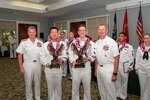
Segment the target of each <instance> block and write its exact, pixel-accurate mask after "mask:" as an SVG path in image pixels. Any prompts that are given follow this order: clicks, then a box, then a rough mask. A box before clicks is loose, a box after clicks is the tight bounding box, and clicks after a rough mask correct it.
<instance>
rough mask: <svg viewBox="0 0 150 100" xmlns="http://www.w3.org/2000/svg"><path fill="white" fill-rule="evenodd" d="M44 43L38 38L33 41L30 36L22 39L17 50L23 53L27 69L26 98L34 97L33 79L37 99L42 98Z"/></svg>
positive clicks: (28, 99) (30, 99)
mask: <svg viewBox="0 0 150 100" xmlns="http://www.w3.org/2000/svg"><path fill="white" fill-rule="evenodd" d="M42 45H43V43H42V41H41V40H39V39H37V38H36V40H35V42H34V43H33V42H32V41H31V40H30V39H29V38H28V39H26V40H23V41H21V43H20V45H19V46H18V48H17V50H16V52H17V53H20V54H23V67H24V70H25V74H24V77H25V86H26V100H33V99H32V96H33V94H32V81H33V80H34V84H35V99H36V100H40V81H41V64H40V58H39V56H40V54H39V52H40V49H41V47H42Z"/></svg>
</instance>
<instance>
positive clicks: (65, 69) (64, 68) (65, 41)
mask: <svg viewBox="0 0 150 100" xmlns="http://www.w3.org/2000/svg"><path fill="white" fill-rule="evenodd" d="M61 41H62V42H64V43H65V45H67V42H68V39H64V40H61ZM62 68H63V76H67V61H65V62H64V63H63V65H62Z"/></svg>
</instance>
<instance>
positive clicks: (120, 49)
mask: <svg viewBox="0 0 150 100" xmlns="http://www.w3.org/2000/svg"><path fill="white" fill-rule="evenodd" d="M126 44H127V43H126V42H124V43H123V45H122V47H121V48H119V52H120V51H122V50H123V48H124V47H125V46H126Z"/></svg>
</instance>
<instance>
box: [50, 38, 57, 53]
mask: <svg viewBox="0 0 150 100" xmlns="http://www.w3.org/2000/svg"><path fill="white" fill-rule="evenodd" d="M48 45H49V46H50V45H52V39H51V38H50V39H49V44H48ZM59 47H60V45H59V39H58V38H57V40H56V49H55V53H57V51H58V49H59Z"/></svg>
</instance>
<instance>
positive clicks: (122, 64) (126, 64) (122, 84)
mask: <svg viewBox="0 0 150 100" xmlns="http://www.w3.org/2000/svg"><path fill="white" fill-rule="evenodd" d="M119 52H120V59H119V68H118V75H117V81H116V92H117V97H120V98H121V99H124V100H125V99H126V98H127V83H128V72H127V71H128V70H132V69H133V65H134V53H133V47H132V46H131V45H129V44H127V43H125V44H123V45H121V44H119Z"/></svg>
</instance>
